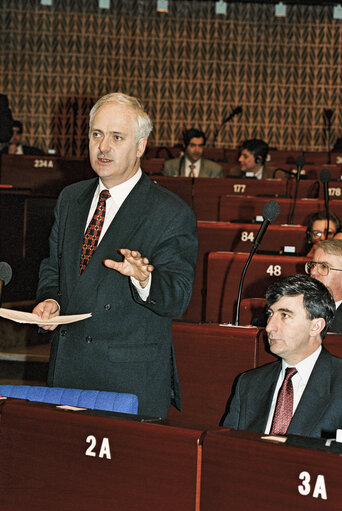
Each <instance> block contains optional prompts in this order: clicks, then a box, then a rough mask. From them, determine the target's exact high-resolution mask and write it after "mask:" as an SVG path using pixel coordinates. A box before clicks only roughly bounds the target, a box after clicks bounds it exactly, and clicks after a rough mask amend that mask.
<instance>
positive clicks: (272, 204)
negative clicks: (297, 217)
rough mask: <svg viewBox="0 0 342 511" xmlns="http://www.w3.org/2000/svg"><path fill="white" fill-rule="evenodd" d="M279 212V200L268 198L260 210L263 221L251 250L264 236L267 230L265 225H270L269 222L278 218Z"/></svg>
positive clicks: (256, 246)
mask: <svg viewBox="0 0 342 511" xmlns="http://www.w3.org/2000/svg"><path fill="white" fill-rule="evenodd" d="M279 213H280V206H279V202H277V201H275V200H270V201H268V202H266V204H265V206H264V207H263V210H262V216H263V219H264V221H263V223H262V224H261V226H260V229H259V231H258V234H257V236H256V238H255V240H254V243H253V247H252V250H253V248H254V251H255V250H256V249H257V248H258V246H259V245H260V242H261V240H262V238H263V237H264V234H265V232H266V231H267V227H268V226H269V225H270V223H271V222H274V220H275V219H276V218H278V216H279Z"/></svg>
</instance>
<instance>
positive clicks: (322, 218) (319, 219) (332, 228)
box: [305, 211, 341, 257]
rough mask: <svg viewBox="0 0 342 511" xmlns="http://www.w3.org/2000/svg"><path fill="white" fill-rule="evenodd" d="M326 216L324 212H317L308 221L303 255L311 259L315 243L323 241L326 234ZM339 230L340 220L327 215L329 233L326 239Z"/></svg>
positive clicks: (332, 214)
mask: <svg viewBox="0 0 342 511" xmlns="http://www.w3.org/2000/svg"><path fill="white" fill-rule="evenodd" d="M327 223H328V222H327V215H326V213H325V211H318V212H317V213H315V214H314V215H312V217H311V218H310V220H309V223H308V226H307V228H306V233H305V254H306V256H307V257H312V256H313V253H314V248H315V245H317V243H319V242H320V241H322V240H324V239H325V236H326V232H327ZM340 228H341V220H340V219H339V218H338V217H337V216H336V215H335V214H334V213H330V214H329V232H328V239H330V238H332V237H333V236H334V234H335V233H336V232H337V231H339V230H340Z"/></svg>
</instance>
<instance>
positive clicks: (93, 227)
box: [80, 190, 110, 275]
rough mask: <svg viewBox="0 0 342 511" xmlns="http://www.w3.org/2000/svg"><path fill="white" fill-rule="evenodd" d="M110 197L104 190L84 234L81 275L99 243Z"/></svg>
mask: <svg viewBox="0 0 342 511" xmlns="http://www.w3.org/2000/svg"><path fill="white" fill-rule="evenodd" d="M109 197H110V193H109V191H108V190H102V192H101V193H100V197H99V202H98V203H97V206H96V210H95V213H94V215H93V218H92V219H91V221H90V223H89V225H88V228H87V230H86V232H85V233H84V236H83V243H82V252H81V262H80V275H81V273H82V272H83V270H84V269H85V268H86V266H87V264H88V263H89V261H90V259H91V257H92V255H93V253H94V252H95V250H96V247H97V244H98V242H99V238H100V234H101V230H102V226H103V222H104V219H105V215H106V200H107V199H109Z"/></svg>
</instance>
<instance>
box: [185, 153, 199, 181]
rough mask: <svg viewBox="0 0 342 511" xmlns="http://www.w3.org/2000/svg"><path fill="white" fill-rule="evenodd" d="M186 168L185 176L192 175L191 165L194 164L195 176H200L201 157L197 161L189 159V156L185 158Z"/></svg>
mask: <svg viewBox="0 0 342 511" xmlns="http://www.w3.org/2000/svg"><path fill="white" fill-rule="evenodd" d="M184 165H185V170H184V176H189V175H190V172H191V169H190V165H194V166H195V168H194V169H193V171H192V172H193V174H194V177H198V176H199V173H200V170H201V158H200V159H199V160H197V161H194V162H192V161H190V160H188V158H185V163H184Z"/></svg>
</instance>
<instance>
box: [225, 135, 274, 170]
mask: <svg viewBox="0 0 342 511" xmlns="http://www.w3.org/2000/svg"><path fill="white" fill-rule="evenodd" d="M267 154H268V144H267V143H266V142H264V141H263V140H260V139H257V138H252V139H250V140H245V141H244V142H243V144H242V145H241V147H240V156H239V159H238V161H239V166H236V167H233V168H232V169H230V171H229V173H228V177H254V178H256V179H270V178H272V177H273V173H274V170H275V169H274V168H273V167H269V166H268V165H267V163H266V158H267Z"/></svg>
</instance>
